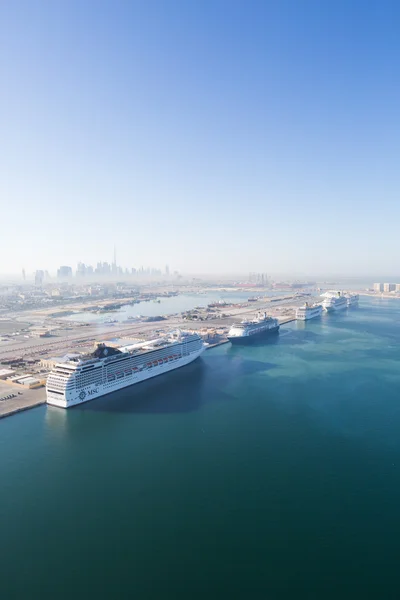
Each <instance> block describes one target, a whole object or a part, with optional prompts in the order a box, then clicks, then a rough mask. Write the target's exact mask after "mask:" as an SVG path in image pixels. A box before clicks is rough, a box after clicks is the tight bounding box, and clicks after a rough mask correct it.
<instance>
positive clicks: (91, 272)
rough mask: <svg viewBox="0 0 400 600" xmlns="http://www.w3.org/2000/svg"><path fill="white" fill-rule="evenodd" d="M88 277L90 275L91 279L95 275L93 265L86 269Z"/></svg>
mask: <svg viewBox="0 0 400 600" xmlns="http://www.w3.org/2000/svg"><path fill="white" fill-rule="evenodd" d="M86 275H88V276H89V277H90V276H91V275H93V267H92V266H91V265H88V266H87V267H86Z"/></svg>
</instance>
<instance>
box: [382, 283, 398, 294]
mask: <svg viewBox="0 0 400 600" xmlns="http://www.w3.org/2000/svg"><path fill="white" fill-rule="evenodd" d="M395 289H396V284H395V283H384V284H383V291H384V292H394V290H395Z"/></svg>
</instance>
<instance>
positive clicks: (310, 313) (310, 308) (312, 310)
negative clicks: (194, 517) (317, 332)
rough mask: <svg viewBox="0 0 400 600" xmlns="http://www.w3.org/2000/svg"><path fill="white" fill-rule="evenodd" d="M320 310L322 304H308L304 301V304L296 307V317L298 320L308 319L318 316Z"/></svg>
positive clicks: (320, 312)
mask: <svg viewBox="0 0 400 600" xmlns="http://www.w3.org/2000/svg"><path fill="white" fill-rule="evenodd" d="M322 312H323V308H322V304H308V302H306V303H305V305H304V306H299V307H298V308H297V309H296V319H298V320H299V321H308V320H309V319H314V318H315V317H320V316H321V315H322Z"/></svg>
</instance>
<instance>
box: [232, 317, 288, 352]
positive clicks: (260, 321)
mask: <svg viewBox="0 0 400 600" xmlns="http://www.w3.org/2000/svg"><path fill="white" fill-rule="evenodd" d="M277 331H279V321H278V319H274V318H273V317H267V314H266V313H263V314H260V315H259V316H258V317H257V318H256V319H253V320H252V321H247V320H246V319H245V320H244V321H242V322H241V323H237V324H236V323H235V324H233V325H232V327H231V328H230V330H229V332H228V340H229V341H231V342H232V343H241V344H243V343H246V342H250V341H251V340H254V338H256V337H259V336H261V335H265V334H268V333H275V332H277Z"/></svg>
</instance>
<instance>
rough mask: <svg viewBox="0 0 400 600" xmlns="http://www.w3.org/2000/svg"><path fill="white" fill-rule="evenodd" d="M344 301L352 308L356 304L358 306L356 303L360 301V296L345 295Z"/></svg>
mask: <svg viewBox="0 0 400 600" xmlns="http://www.w3.org/2000/svg"><path fill="white" fill-rule="evenodd" d="M345 297H346V300H347V306H354V305H356V304H358V301H359V299H360V296H359V295H358V294H350V293H348V294H345Z"/></svg>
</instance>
